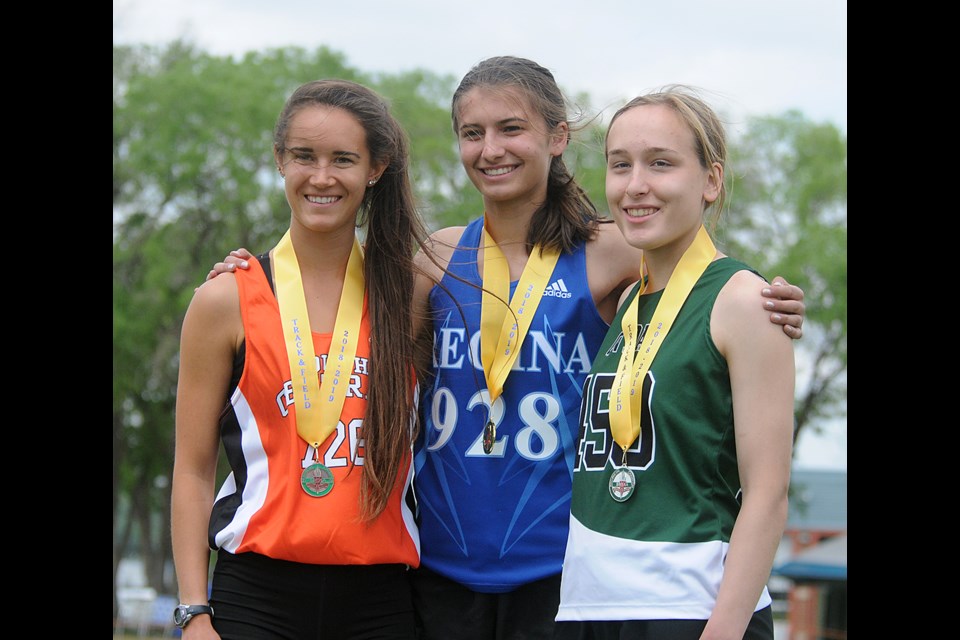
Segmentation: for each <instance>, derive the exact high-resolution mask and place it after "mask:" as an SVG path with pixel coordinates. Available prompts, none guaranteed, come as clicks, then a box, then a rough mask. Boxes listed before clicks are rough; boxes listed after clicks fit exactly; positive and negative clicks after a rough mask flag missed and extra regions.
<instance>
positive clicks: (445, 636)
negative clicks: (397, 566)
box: [410, 567, 560, 640]
mask: <svg viewBox="0 0 960 640" xmlns="http://www.w3.org/2000/svg"><path fill="white" fill-rule="evenodd" d="M410 581H411V584H412V585H413V599H414V609H415V610H416V613H417V626H418V630H417V632H418V636H417V637H418V638H419V639H420V640H519V639H522V640H553V631H554V624H555V623H554V618H556V617H557V608H558V607H559V606H560V574H559V573H558V574H557V575H555V576H550V577H549V578H544V579H543V580H538V581H536V582H531V583H529V584H525V585H523V586H522V587H519V588H517V589H514V590H513V591H508V592H507V593H480V592H478V591H473V590H471V589H468V588H467V587H465V586H463V585H462V584H460V583H458V582H454V581H453V580H450V579H448V578H445V577H443V576H441V575H440V574H438V573H436V572H434V571H431V570H430V569H426V568H424V567H421V568H419V569H412V570H411V571H410Z"/></svg>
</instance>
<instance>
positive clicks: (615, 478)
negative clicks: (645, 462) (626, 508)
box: [610, 467, 637, 502]
mask: <svg viewBox="0 0 960 640" xmlns="http://www.w3.org/2000/svg"><path fill="white" fill-rule="evenodd" d="M636 486H637V478H636V476H634V475H633V469H631V468H630V467H620V468H618V469H614V470H613V474H612V475H611V476H610V497H611V498H613V499H614V500H615V501H616V502H626V501H627V500H629V499H630V496H632V495H633V490H634V489H635V488H636Z"/></svg>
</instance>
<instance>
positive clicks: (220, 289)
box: [184, 272, 243, 335]
mask: <svg viewBox="0 0 960 640" xmlns="http://www.w3.org/2000/svg"><path fill="white" fill-rule="evenodd" d="M184 324H185V325H187V324H189V325H191V326H192V327H194V328H196V329H200V330H202V331H210V332H212V334H221V332H226V334H227V335H238V334H241V335H242V333H243V320H242V318H241V315H240V291H239V289H238V288H237V276H236V275H235V274H233V273H230V272H226V273H221V274H220V275H219V276H217V277H216V278H213V279H211V280H207V281H206V282H204V283H203V284H202V285H200V287H198V288H197V290H196V291H195V292H194V294H193V300H191V301H190V306H189V307H188V308H187V315H186V317H185V318H184Z"/></svg>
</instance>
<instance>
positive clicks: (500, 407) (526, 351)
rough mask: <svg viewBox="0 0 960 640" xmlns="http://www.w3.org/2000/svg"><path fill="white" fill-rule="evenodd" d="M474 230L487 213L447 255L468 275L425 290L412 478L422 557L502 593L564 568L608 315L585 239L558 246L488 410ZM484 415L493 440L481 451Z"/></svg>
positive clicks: (452, 266) (452, 267)
mask: <svg viewBox="0 0 960 640" xmlns="http://www.w3.org/2000/svg"><path fill="white" fill-rule="evenodd" d="M482 231H483V218H479V219H477V220H474V221H473V222H471V223H470V224H469V225H468V226H467V227H466V229H465V231H464V233H463V236H462V237H461V238H460V242H459V246H458V249H457V250H456V251H455V252H454V253H453V256H452V257H451V259H450V263H449V265H448V270H449V271H450V272H451V273H453V274H456V275H457V276H459V277H461V278H463V279H465V280H466V281H468V282H469V283H471V284H466V283H463V282H459V281H458V280H457V279H456V278H453V277H451V276H450V275H444V277H443V280H442V281H441V284H440V285H438V286H434V287H433V289H432V290H431V291H430V309H431V314H432V318H433V368H434V373H435V374H436V377H435V379H434V380H433V383H432V384H429V385H426V387H425V390H424V395H423V398H422V399H421V408H422V410H423V412H424V416H425V425H424V429H423V433H422V434H421V436H420V439H419V440H418V442H417V445H416V453H415V465H416V476H415V479H414V485H415V490H416V493H417V497H418V505H419V513H420V540H421V564H422V565H423V566H426V567H428V568H430V569H432V570H433V571H436V572H437V573H439V574H441V575H443V576H445V577H447V578H449V579H452V580H454V581H456V582H459V583H461V584H463V585H465V586H467V587H468V588H470V589H473V590H474V591H479V592H484V593H503V592H507V591H511V590H513V589H515V588H517V587H519V586H521V585H523V584H527V583H529V582H533V581H535V580H540V579H542V578H545V577H548V576H551V575H556V574H558V573H560V570H561V566H562V562H563V554H564V547H565V546H566V540H567V530H568V526H569V515H570V496H571V484H572V469H573V456H574V446H575V439H576V436H577V432H578V430H579V425H578V419H579V415H580V404H581V398H582V387H583V382H584V379H585V378H586V376H587V374H588V373H589V371H590V366H591V358H592V357H593V355H594V354H595V353H596V351H597V349H598V348H599V346H600V343H601V342H602V340H603V337H604V335H606V332H607V329H608V328H609V325H607V323H606V322H604V320H603V318H601V317H600V314H599V312H598V311H597V309H596V305H595V304H594V302H593V297H592V295H591V293H590V288H589V286H588V282H587V273H586V256H585V252H586V248H585V245H584V244H581V245H579V246H578V247H577V248H576V250H575V251H574V252H573V253H572V254H562V255H561V256H560V259H559V261H558V262H557V265H556V267H555V268H554V271H553V274H552V275H551V277H550V280H549V284H548V285H547V288H546V290H545V292H544V296H543V298H542V299H541V301H540V305H539V306H538V308H537V311H536V314H535V315H534V318H533V322H532V324H531V326H530V329H529V332H528V334H527V336H526V338H525V339H524V342H523V344H522V346H521V351H520V355H519V357H518V359H517V361H516V362H515V364H514V367H513V369H512V370H511V372H510V375H509V377H508V378H507V381H506V384H505V385H504V388H503V394H502V395H501V397H500V398H499V399H498V400H497V401H496V402H495V403H494V405H493V407H492V408H491V407H490V406H489V405H490V402H489V393H488V391H487V388H486V381H485V379H484V375H483V369H482V366H481V364H480V363H481V360H480V301H481V292H480V289H479V285H480V284H481V283H482V278H481V276H480V272H479V270H478V268H477V252H478V247H479V246H480V243H481V238H482V235H483V234H482ZM516 284H517V283H516V282H513V283H511V287H510V291H511V294H512V292H513V290H514V288H515V287H516ZM444 288H446V291H445V290H444ZM448 291H449V293H448ZM451 296H452V297H453V298H452V299H451ZM454 300H456V301H457V303H459V306H458V304H457V303H455V302H454ZM488 417H492V418H493V420H494V421H495V422H496V425H497V429H496V434H497V441H496V444H495V446H494V450H493V452H491V453H489V454H486V453H484V452H483V446H482V442H481V440H482V436H483V428H484V425H485V424H486V422H487V419H488Z"/></svg>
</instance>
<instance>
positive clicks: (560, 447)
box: [211, 56, 804, 640]
mask: <svg viewBox="0 0 960 640" xmlns="http://www.w3.org/2000/svg"><path fill="white" fill-rule="evenodd" d="M451 111H452V113H451V115H452V119H453V128H454V131H455V133H456V136H457V140H458V144H459V149H460V156H461V160H462V163H463V167H464V169H465V171H466V172H467V175H468V176H469V177H470V180H471V181H472V182H473V184H474V185H475V186H476V188H477V190H478V191H479V192H480V194H481V196H482V198H483V205H484V211H483V212H482V214H483V215H482V216H480V217H478V218H477V219H476V220H474V221H472V222H471V223H469V224H468V225H467V226H465V227H451V228H447V229H442V230H440V231H437V232H435V233H434V234H433V236H432V240H433V245H432V254H433V255H432V256H431V258H433V260H436V263H434V262H433V261H431V260H428V259H427V257H426V254H425V253H424V252H423V251H421V253H420V254H419V258H420V262H421V264H422V267H423V269H424V272H425V273H426V274H427V277H423V278H420V279H418V282H417V292H416V296H415V297H416V299H417V301H418V304H424V305H426V306H427V307H428V313H429V316H430V318H431V319H432V325H433V326H432V342H433V367H432V371H431V373H432V375H431V376H430V377H429V378H428V379H426V380H424V381H423V387H422V389H423V395H422V398H421V403H420V406H421V413H422V418H423V429H422V432H421V435H420V437H419V438H418V441H417V445H416V456H415V465H416V476H415V479H414V487H415V490H416V492H417V497H418V510H419V519H418V522H419V524H420V535H421V541H422V546H421V567H420V569H419V570H417V571H416V572H412V573H411V578H412V580H413V587H414V598H415V608H416V611H417V614H418V616H419V618H420V624H421V638H422V640H434V639H437V640H440V639H442V640H447V639H449V638H458V639H459V638H462V639H464V640H472V639H477V640H494V639H503V638H520V637H523V638H550V637H552V634H553V628H554V617H555V615H556V613H557V606H558V603H559V597H560V570H561V565H562V561H563V550H564V546H565V544H566V539H567V528H568V522H569V508H570V494H571V482H572V469H573V462H574V453H575V440H576V435H577V432H578V416H579V412H580V403H581V389H582V386H583V382H584V380H585V379H586V376H587V373H588V372H589V370H590V366H591V363H592V358H593V357H594V355H595V353H596V351H597V349H598V348H599V346H600V343H601V341H602V339H603V337H604V335H606V332H607V329H608V328H609V324H610V322H611V320H612V319H613V317H614V315H615V313H616V309H617V301H618V300H619V298H620V295H621V293H622V292H623V291H624V289H625V288H626V287H627V286H628V285H629V284H630V283H631V282H633V281H635V280H636V278H637V272H638V270H639V268H640V259H641V255H642V252H641V251H639V250H638V249H636V248H634V247H632V246H630V245H629V244H627V243H626V242H625V241H624V239H623V236H622V234H621V233H620V231H619V230H618V229H617V228H616V226H615V225H614V224H613V221H612V220H604V219H601V216H600V215H599V214H598V212H597V210H596V208H595V207H594V205H593V203H592V202H591V201H590V199H589V198H588V197H587V194H586V193H584V192H583V190H582V189H581V188H580V186H579V185H578V184H577V182H576V181H575V180H574V179H573V176H572V175H571V173H570V172H569V170H568V169H567V167H566V166H565V164H564V161H563V151H564V150H565V149H566V147H567V145H568V143H569V141H570V135H571V133H572V129H573V125H572V123H570V122H569V121H568V113H567V103H566V101H565V99H564V96H563V94H562V93H561V91H560V89H559V87H558V86H557V83H556V81H555V80H554V77H553V75H552V74H551V73H550V71H549V70H548V69H546V68H544V67H542V66H541V65H539V64H537V63H536V62H533V61H531V60H527V59H524V58H518V57H512V56H503V57H494V58H489V59H487V60H484V61H482V62H480V63H479V64H477V65H476V66H475V67H474V68H472V69H471V70H470V71H469V72H468V73H467V74H466V76H464V78H463V79H462V81H461V82H460V85H459V86H458V88H457V90H456V92H455V93H454V96H453V100H452V110H451ZM247 257H249V253H247V252H246V251H244V250H242V249H241V250H238V251H234V252H232V253H231V255H230V256H228V257H227V258H226V259H225V261H224V262H222V263H218V264H216V265H215V266H214V270H213V271H211V275H215V274H216V273H217V272H223V271H231V270H233V269H234V268H236V267H237V266H240V267H241V268H242V266H243V265H242V263H243V261H244V259H245V258H247ZM488 265H489V266H490V267H491V269H489V271H488V270H487V268H486V267H487V266H488ZM492 267H499V270H497V269H494V268H492ZM443 268H446V269H447V271H448V272H449V273H447V274H445V273H444V272H443V271H442V269H443ZM776 282H778V286H772V287H769V288H767V290H766V291H765V292H764V294H763V296H765V297H761V296H758V299H757V300H756V306H757V308H758V309H761V310H762V309H763V308H764V306H763V305H764V304H769V305H772V306H770V307H768V308H769V309H770V310H772V311H773V315H772V316H771V317H770V320H771V322H773V323H775V324H779V325H782V329H783V331H784V332H785V333H787V335H790V336H792V337H796V338H799V337H800V335H801V331H800V325H801V323H802V319H803V311H804V307H803V302H802V300H803V292H802V291H801V290H800V289H799V288H798V287H796V286H793V285H789V284H787V283H786V282H785V281H783V280H782V279H778V280H777V281H776ZM481 287H483V289H481ZM484 291H489V293H485V292H484ZM514 292H518V295H513V294H514ZM761 300H762V301H763V302H761ZM427 301H428V304H427ZM508 304H509V305H510V307H512V309H510V308H508V306H507V305H508ZM514 317H516V318H518V319H520V320H522V321H521V322H518V323H517V327H516V331H514V327H513V322H512V320H513V318H514ZM482 327H486V328H485V329H484V328H482ZM521 334H522V335H521ZM492 346H499V347H500V348H497V349H491V347H492Z"/></svg>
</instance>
